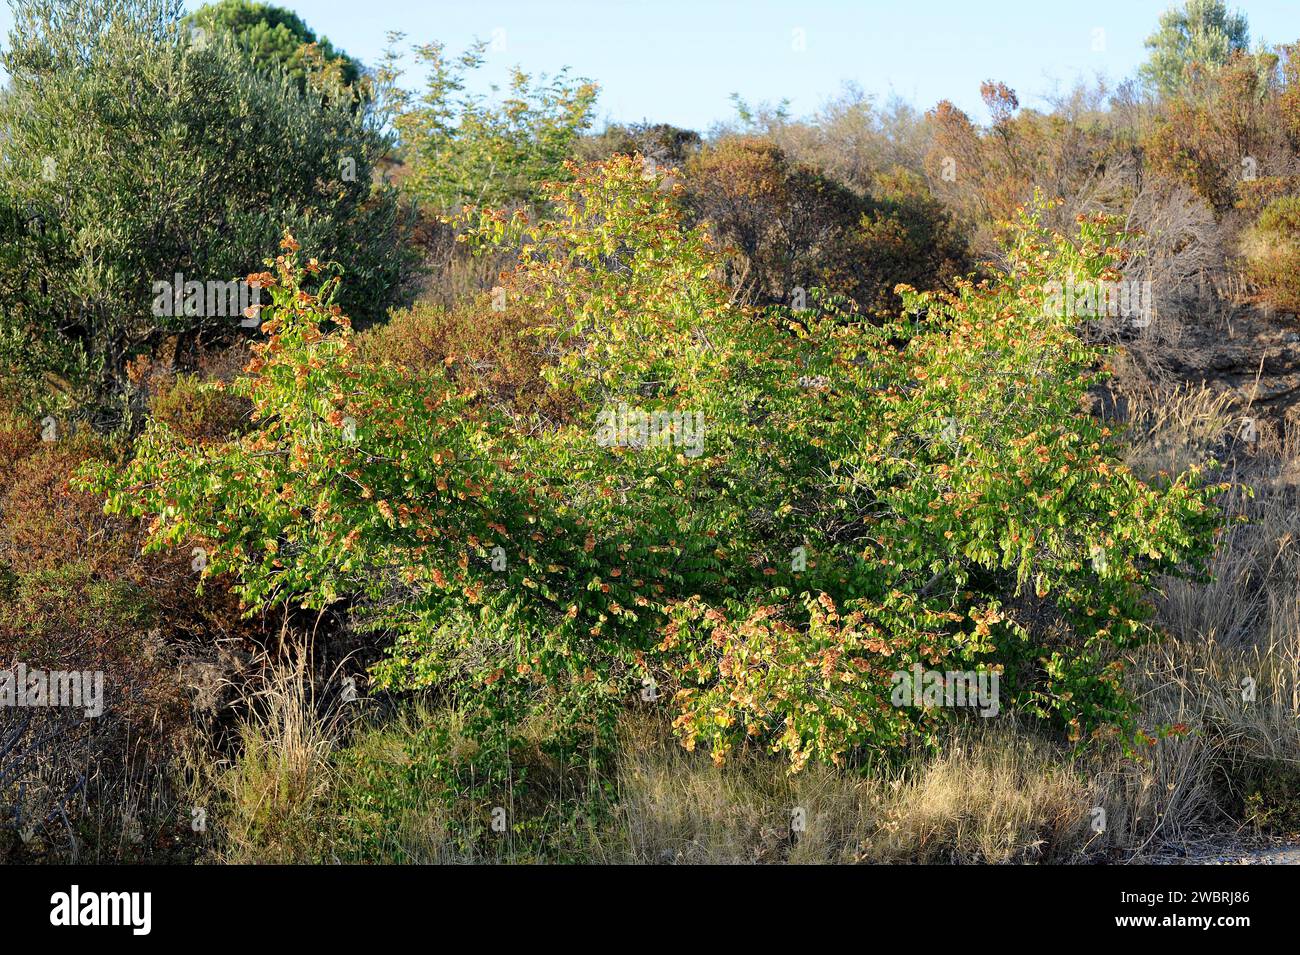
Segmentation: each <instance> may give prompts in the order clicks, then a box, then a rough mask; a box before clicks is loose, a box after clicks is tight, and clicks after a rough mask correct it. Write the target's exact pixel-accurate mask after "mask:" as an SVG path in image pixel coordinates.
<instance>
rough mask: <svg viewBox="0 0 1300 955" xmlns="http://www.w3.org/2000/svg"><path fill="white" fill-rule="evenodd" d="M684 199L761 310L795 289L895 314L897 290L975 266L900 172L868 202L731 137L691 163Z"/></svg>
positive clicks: (775, 151) (755, 141)
mask: <svg viewBox="0 0 1300 955" xmlns="http://www.w3.org/2000/svg"><path fill="white" fill-rule="evenodd" d="M685 171H686V180H685V182H686V200H687V203H688V205H689V207H690V209H691V210H692V212H693V213H694V215H695V216H697V217H698V218H699V219H702V220H704V221H706V222H707V223H708V224H709V226H710V228H711V229H713V231H714V232H715V233H716V234H717V235H718V237H719V238H720V239H722V240H723V241H724V242H726V243H727V244H728V245H729V246H731V247H732V248H733V249H734V250H735V251H736V252H738V253H739V255H738V257H737V261H735V262H734V263H733V264H732V265H731V266H730V267H729V269H728V272H729V278H730V279H731V280H732V281H733V282H735V283H738V284H742V285H745V286H747V287H748V288H750V289H752V290H753V296H752V297H753V300H754V301H755V302H757V303H760V304H785V305H788V304H791V303H792V302H794V301H796V298H797V294H796V293H795V291H794V290H795V289H796V288H798V289H803V290H804V292H805V296H804V297H805V299H806V293H807V291H808V290H809V289H811V288H813V287H821V288H826V289H829V290H831V291H833V292H836V293H839V294H843V295H847V296H849V297H850V298H851V299H853V301H854V302H856V303H857V305H858V306H859V307H860V308H861V309H863V310H864V311H866V312H869V313H871V314H889V313H891V312H897V310H898V298H897V296H896V295H895V294H894V286H895V285H897V284H899V283H900V282H901V283H905V284H910V285H913V286H916V287H920V288H937V287H940V286H941V285H942V284H943V283H944V282H945V281H947V280H950V279H951V278H952V277H953V276H955V275H958V274H961V273H963V272H964V271H966V270H967V269H968V267H969V262H968V260H967V256H966V251H965V245H964V242H963V240H962V238H961V236H960V235H959V233H958V231H957V229H956V228H955V226H954V224H953V222H952V220H951V219H950V217H949V215H948V213H947V212H946V211H945V210H944V208H943V206H942V205H941V204H940V203H938V202H937V201H935V200H934V199H932V198H931V197H930V195H929V191H928V190H927V188H926V187H925V184H924V182H923V181H922V180H921V179H920V178H919V177H917V176H915V175H913V174H910V173H907V172H905V171H903V170H898V169H895V170H892V171H890V172H888V173H885V174H882V175H881V176H879V177H877V179H876V180H875V189H876V191H875V192H874V193H873V194H872V195H868V196H865V197H864V196H861V195H859V194H857V193H855V192H853V191H852V190H850V189H849V188H848V187H847V186H844V185H842V184H840V183H838V182H835V181H834V180H831V179H829V178H828V177H826V176H824V175H822V174H821V173H819V172H817V171H816V170H815V169H813V168H812V167H811V166H806V165H801V164H795V163H791V162H790V161H789V160H788V159H787V158H786V155H785V153H784V152H783V151H782V150H781V149H780V148H779V147H778V146H776V145H775V144H774V143H773V142H772V141H770V140H767V139H762V138H758V137H728V138H726V139H723V140H721V141H720V142H718V143H716V144H714V145H712V146H709V147H707V148H705V149H703V150H701V151H700V152H698V153H697V154H695V155H694V156H692V157H691V159H690V160H689V161H688V162H687V164H686V166H685Z"/></svg>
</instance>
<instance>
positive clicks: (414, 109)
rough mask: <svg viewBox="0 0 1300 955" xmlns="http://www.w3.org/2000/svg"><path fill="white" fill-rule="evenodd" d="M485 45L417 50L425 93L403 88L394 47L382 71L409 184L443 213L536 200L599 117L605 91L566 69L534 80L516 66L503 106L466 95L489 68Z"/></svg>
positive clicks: (404, 184) (380, 78)
mask: <svg viewBox="0 0 1300 955" xmlns="http://www.w3.org/2000/svg"><path fill="white" fill-rule="evenodd" d="M398 38H400V34H399V35H398ZM486 50H487V44H486V43H482V42H479V43H475V44H474V45H473V46H471V47H470V49H468V50H467V51H465V53H463V54H462V55H461V56H459V57H456V58H454V59H453V58H451V57H449V56H448V55H447V52H446V49H445V47H444V46H443V45H442V44H441V43H427V44H423V45H421V46H417V47H415V48H414V54H415V59H416V62H417V63H418V64H419V65H420V66H422V67H423V68H424V69H425V70H427V76H426V78H425V83H424V87H423V91H422V92H421V93H420V94H419V95H418V96H416V95H415V94H412V93H410V92H408V91H406V90H404V89H402V88H401V87H400V86H399V85H398V84H399V82H400V80H401V75H402V73H401V70H400V68H399V67H398V60H399V56H398V54H397V52H396V50H395V49H392V48H390V49H389V51H388V53H387V55H386V58H385V61H384V63H383V64H382V65H381V67H380V69H379V71H378V82H379V84H380V88H381V89H382V90H383V91H384V94H385V97H386V100H385V108H386V109H387V110H388V111H389V116H390V117H391V120H392V124H393V127H394V128H395V129H396V131H397V133H398V136H399V138H400V141H401V147H402V161H403V164H404V167H405V168H404V170H403V176H402V187H403V189H404V190H406V191H407V192H408V193H409V194H410V195H411V196H413V197H415V198H416V199H418V200H419V201H420V202H422V203H427V204H429V205H430V206H432V207H433V208H434V210H435V211H437V212H444V211H451V212H457V211H459V209H460V206H461V205H462V204H463V203H478V204H488V205H529V204H531V203H533V202H534V201H536V200H537V199H538V198H539V196H540V188H541V184H542V183H543V182H545V181H546V180H548V179H553V178H555V177H557V176H560V175H562V174H563V172H564V165H563V164H564V161H565V159H567V158H568V156H569V152H570V150H571V149H572V148H573V146H574V144H575V143H576V141H577V139H578V137H579V136H580V135H581V134H582V132H583V130H585V129H586V128H587V127H588V125H590V123H591V113H592V109H593V107H594V105H595V101H596V93H597V87H596V85H595V84H594V83H589V82H585V81H582V80H572V79H570V78H569V76H568V74H567V71H565V70H561V71H560V72H559V73H558V74H557V75H555V76H553V77H545V76H543V77H540V78H538V79H534V78H533V77H530V76H529V75H528V74H527V73H524V72H523V70H521V69H519V68H518V67H516V68H515V69H514V70H513V71H511V74H510V83H509V88H508V96H507V97H506V98H504V99H502V100H500V101H499V102H491V101H487V100H484V99H483V98H481V97H477V96H473V95H470V94H468V93H466V92H465V91H464V90H465V85H466V77H467V75H468V74H469V73H470V72H471V71H472V70H476V69H478V68H479V67H481V66H482V65H483V63H484V59H485V56H484V54H485V51H486Z"/></svg>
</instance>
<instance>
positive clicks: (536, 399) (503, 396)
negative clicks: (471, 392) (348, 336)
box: [357, 296, 569, 421]
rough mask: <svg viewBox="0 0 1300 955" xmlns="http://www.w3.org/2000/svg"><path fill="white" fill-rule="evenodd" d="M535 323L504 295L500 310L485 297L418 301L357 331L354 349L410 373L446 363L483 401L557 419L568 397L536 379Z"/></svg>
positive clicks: (542, 351) (539, 344)
mask: <svg viewBox="0 0 1300 955" xmlns="http://www.w3.org/2000/svg"><path fill="white" fill-rule="evenodd" d="M535 328H536V324H535V322H534V321H533V318H532V317H531V316H529V315H527V314H525V313H524V312H523V311H522V310H521V309H520V308H518V307H517V306H513V305H511V304H510V303H509V302H508V301H507V303H506V307H505V308H504V309H497V308H493V307H492V302H491V300H490V299H489V298H487V297H486V296H481V297H479V298H478V299H476V300H474V301H472V302H467V303H464V304H462V305H459V306H456V307H454V308H450V309H448V308H444V307H443V306H440V305H435V304H432V303H429V302H421V303H418V304H416V305H415V306H414V307H412V308H410V309H407V310H404V311H399V312H395V313H394V314H393V316H392V318H391V319H390V320H389V321H388V322H387V324H384V325H380V326H376V327H374V328H371V329H368V330H367V331H365V332H363V333H361V334H360V335H358V336H357V347H358V349H359V351H360V353H361V356H362V358H363V359H364V360H366V361H370V362H375V363H387V364H392V365H396V366H397V367H399V368H402V369H404V370H406V371H408V372H411V373H414V374H420V373H427V372H429V371H432V370H434V369H442V368H448V369H449V373H450V374H452V375H456V376H461V375H464V376H468V377H469V378H470V379H471V380H472V381H473V382H474V385H475V387H476V388H477V389H478V390H479V391H480V393H481V394H482V395H483V396H484V399H485V400H487V401H490V402H492V403H494V404H496V405H499V406H500V407H501V408H502V409H503V410H506V411H508V412H511V413H515V414H520V415H528V414H533V413H536V414H540V415H541V416H542V417H543V418H544V419H549V420H552V421H559V420H563V419H564V418H565V417H566V415H567V408H568V407H569V402H568V401H567V400H566V399H565V396H564V395H563V394H562V393H558V392H556V391H554V390H553V389H552V388H551V387H550V386H549V385H548V384H547V383H546V381H545V380H543V378H542V375H541V372H542V368H543V367H544V366H545V365H546V363H547V358H548V356H547V351H546V347H545V341H544V340H543V339H542V338H539V337H538V336H537V335H536V334H534V332H533V330H534V329H535ZM449 362H450V363H449Z"/></svg>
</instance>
